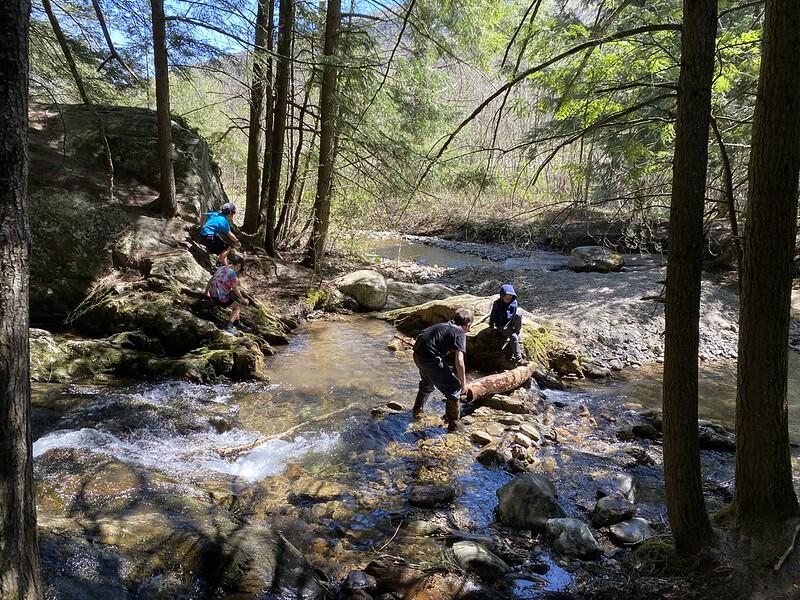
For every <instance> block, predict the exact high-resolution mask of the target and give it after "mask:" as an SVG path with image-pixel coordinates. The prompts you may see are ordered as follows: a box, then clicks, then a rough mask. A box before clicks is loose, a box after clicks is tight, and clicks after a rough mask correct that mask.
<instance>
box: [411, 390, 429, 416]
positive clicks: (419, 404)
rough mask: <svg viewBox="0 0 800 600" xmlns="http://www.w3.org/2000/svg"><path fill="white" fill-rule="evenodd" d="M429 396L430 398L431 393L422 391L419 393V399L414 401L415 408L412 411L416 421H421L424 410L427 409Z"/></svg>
mask: <svg viewBox="0 0 800 600" xmlns="http://www.w3.org/2000/svg"><path fill="white" fill-rule="evenodd" d="M428 396H430V392H423V391H422V390H420V391H418V392H417V398H416V400H414V408H413V409H412V410H411V413H412V414H413V415H414V418H415V419H419V418H420V417H421V416H422V410H423V409H424V408H425V403H426V402H427V401H428Z"/></svg>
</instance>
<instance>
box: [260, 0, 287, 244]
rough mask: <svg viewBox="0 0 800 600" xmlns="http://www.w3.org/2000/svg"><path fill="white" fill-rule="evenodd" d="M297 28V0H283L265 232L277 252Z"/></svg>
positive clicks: (279, 22)
mask: <svg viewBox="0 0 800 600" xmlns="http://www.w3.org/2000/svg"><path fill="white" fill-rule="evenodd" d="M293 31H294V0H281V4H280V17H279V21H278V54H279V55H280V56H279V58H278V66H277V76H276V78H275V117H274V119H275V122H274V125H273V146H272V154H271V156H270V161H271V167H270V181H269V192H268V194H267V222H266V230H265V233H264V249H265V250H266V251H267V254H269V255H270V256H275V254H276V251H275V224H276V223H275V216H276V212H277V205H278V192H279V191H280V185H281V166H282V165H283V146H284V134H285V133H286V108H287V106H288V104H289V70H290V67H291V62H292V57H291V53H292V32H293Z"/></svg>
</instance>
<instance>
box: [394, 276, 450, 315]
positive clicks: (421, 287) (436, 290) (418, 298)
mask: <svg viewBox="0 0 800 600" xmlns="http://www.w3.org/2000/svg"><path fill="white" fill-rule="evenodd" d="M386 286H387V290H388V298H387V300H386V305H385V306H383V308H384V309H385V310H393V309H395V308H405V307H407V306H417V305H418V304H425V303H426V302H430V301H431V300H443V299H445V298H449V297H450V296H456V295H458V292H457V291H455V290H454V289H453V288H450V287H447V286H446V285H443V284H441V283H407V282H405V281H394V280H388V281H387V282H386Z"/></svg>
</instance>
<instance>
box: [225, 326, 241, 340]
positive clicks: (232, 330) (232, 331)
mask: <svg viewBox="0 0 800 600" xmlns="http://www.w3.org/2000/svg"><path fill="white" fill-rule="evenodd" d="M222 331H223V332H224V333H227V334H228V335H232V336H233V337H239V336H240V335H242V332H241V331H239V330H238V329H236V326H235V325H234V324H233V323H228V324H227V325H225V328H224V329H223V330H222Z"/></svg>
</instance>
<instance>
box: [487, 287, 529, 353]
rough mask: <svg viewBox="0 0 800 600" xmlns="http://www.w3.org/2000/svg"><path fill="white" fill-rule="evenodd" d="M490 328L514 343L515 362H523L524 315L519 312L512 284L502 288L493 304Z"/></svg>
mask: <svg viewBox="0 0 800 600" xmlns="http://www.w3.org/2000/svg"><path fill="white" fill-rule="evenodd" d="M489 327H494V328H496V329H497V331H499V332H500V334H501V335H502V336H503V337H505V338H506V339H510V340H512V341H513V343H514V362H516V363H521V362H522V360H523V359H522V346H521V345H520V332H521V331H522V315H520V314H519V313H518V312H517V293H516V292H515V291H514V287H513V286H512V285H511V284H510V283H506V284H505V285H503V286H501V287H500V297H499V298H498V299H497V300H495V301H494V304H492V312H491V313H490V315H489Z"/></svg>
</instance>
